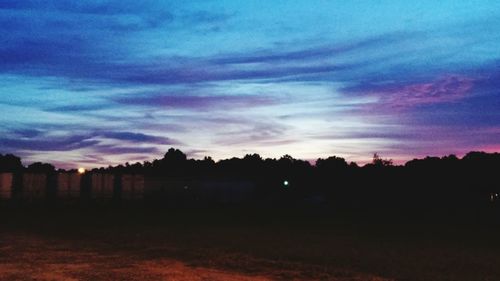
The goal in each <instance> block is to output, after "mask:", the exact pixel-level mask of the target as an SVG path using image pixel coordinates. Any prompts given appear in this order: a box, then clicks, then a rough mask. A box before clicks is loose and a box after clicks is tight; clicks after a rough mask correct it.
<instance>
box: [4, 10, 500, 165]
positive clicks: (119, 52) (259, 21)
mask: <svg viewBox="0 0 500 281" xmlns="http://www.w3.org/2000/svg"><path fill="white" fill-rule="evenodd" d="M0 22H1V24H0V31H1V34H2V40H1V41H2V43H1V44H0V85H1V86H0V87H1V89H2V91H1V92H2V94H1V95H2V97H1V100H0V110H1V111H2V114H1V116H0V133H1V136H0V153H14V154H16V155H19V156H20V157H22V159H23V161H25V162H26V163H31V162H35V161H45V162H46V161H50V162H51V163H53V164H54V165H56V166H57V167H62V168H71V167H78V166H86V167H99V166H108V165H115V164H119V163H125V162H130V163H133V162H136V161H141V162H142V161H145V160H152V159H155V158H159V157H161V156H162V155H163V154H164V153H165V151H166V150H167V149H168V148H169V147H176V148H179V149H181V150H182V151H184V152H185V153H186V154H187V155H188V157H190V158H197V159H200V158H203V157H204V156H211V157H213V158H214V159H216V160H218V159H221V158H230V157H234V156H235V157H241V156H244V155H245V154H247V153H259V154H260V155H262V156H263V157H281V156H282V155H284V154H290V155H291V156H293V157H295V158H301V159H305V160H315V159H317V158H318V157H326V156H329V155H338V156H340V157H344V158H346V159H347V160H348V161H357V162H360V163H364V162H367V161H370V159H371V156H372V155H373V153H375V152H378V153H380V155H382V156H383V157H387V158H391V159H394V161H395V162H396V163H401V162H404V161H406V160H410V159H412V158H414V157H424V156H426V155H439V156H442V155H447V154H451V153H453V154H457V155H459V156H462V155H463V154H464V153H466V152H468V151H471V150H481V149H483V148H487V149H488V150H489V151H492V150H495V151H497V150H498V147H500V141H499V140H500V111H499V110H498V109H499V108H500V91H499V88H500V87H499V86H500V82H499V81H500V64H499V62H500V48H499V47H498V46H499V45H500V2H499V1H455V0H446V1H430V0H429V1H419V2H418V4H415V3H413V2H412V1H378V2H377V4H376V5H375V4H373V2H371V1H354V2H353V1H309V0H307V1H293V5H292V4H291V3H290V2H289V1H234V0H230V1H229V0H227V1H146V2H144V1H130V0H125V1H123V0H120V1H115V0H109V1H94V0H89V1H71V2H67V1H10V0H7V1H1V3H0ZM53 159H56V160H53Z"/></svg>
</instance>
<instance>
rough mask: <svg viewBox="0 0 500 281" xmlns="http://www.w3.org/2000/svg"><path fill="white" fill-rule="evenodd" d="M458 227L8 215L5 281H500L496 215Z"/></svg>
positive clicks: (198, 213)
mask: <svg viewBox="0 0 500 281" xmlns="http://www.w3.org/2000/svg"><path fill="white" fill-rule="evenodd" d="M457 216H458V215H457ZM457 216H454V218H455V219H453V220H450V219H445V217H450V216H449V214H448V215H447V216H442V217H440V216H436V215H432V214H429V215H427V216H419V217H418V218H416V217H409V216H403V215H397V216H396V215H391V212H389V211H388V212H368V211H365V212H362V211H358V212H345V211H339V210H337V211H335V210H328V211H325V210H318V209H314V210H308V211H299V210H297V209H293V208H290V209H286V208H284V209H279V208H276V209H269V208H267V209H261V210H258V211H256V210H249V209H223V208H222V209H210V210H208V209H190V210H181V209H154V208H148V209H144V208H141V209H136V208H88V209H78V210H76V209H71V210H67V209H52V210H45V209H44V210H40V209H31V210H26V209H23V210H19V209H17V210H16V209H2V213H1V215H0V218H1V224H0V225H1V228H0V280H44V281H49V280H50V281H52V280H55V281H60V280H96V281H100V280H334V281H335V280H339V281H340V280H342V281H347V280H372V281H375V280H377V281H382V280H408V281H410V280H414V281H417V280H418V281H424V280H425V281H429V280H434V281H438V280H455V281H460V280H467V281H471V280H472V281H475V280H500V266H499V265H500V251H499V250H500V240H499V239H498V237H500V224H499V223H498V222H497V221H495V217H496V216H494V215H488V216H483V215H470V216H468V217H466V218H458V217H457Z"/></svg>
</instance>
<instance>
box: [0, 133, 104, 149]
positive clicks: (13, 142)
mask: <svg viewBox="0 0 500 281" xmlns="http://www.w3.org/2000/svg"><path fill="white" fill-rule="evenodd" d="M98 143H99V141H96V140H91V137H90V136H88V135H74V136H69V137H43V138H36V139H35V138H31V139H19V138H8V137H3V138H0V148H2V150H5V151H12V150H29V151H71V150H76V149H81V148H86V147H90V146H94V145H96V144H98Z"/></svg>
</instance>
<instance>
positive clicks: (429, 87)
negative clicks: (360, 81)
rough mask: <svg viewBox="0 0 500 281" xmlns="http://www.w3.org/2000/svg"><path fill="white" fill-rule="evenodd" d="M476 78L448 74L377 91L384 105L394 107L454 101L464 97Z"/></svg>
mask: <svg viewBox="0 0 500 281" xmlns="http://www.w3.org/2000/svg"><path fill="white" fill-rule="evenodd" d="M473 84H474V80H473V79H471V78H468V77H464V76H460V75H446V76H443V77H440V78H438V79H436V80H434V81H430V82H426V83H415V84H409V85H401V86H399V87H390V88H387V89H385V90H382V91H378V92H377V93H375V94H376V95H378V96H379V97H380V101H381V102H382V104H383V105H386V106H388V107H390V108H393V109H408V108H411V107H414V106H419V105H425V104H434V103H444V102H453V101H456V100H460V99H462V98H464V97H465V96H466V95H467V94H468V93H469V91H470V89H471V88H472V87H473Z"/></svg>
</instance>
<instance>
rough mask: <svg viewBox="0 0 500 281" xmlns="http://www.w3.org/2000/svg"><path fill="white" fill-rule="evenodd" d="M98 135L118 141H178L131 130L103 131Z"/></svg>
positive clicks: (170, 142) (171, 142)
mask: <svg viewBox="0 0 500 281" xmlns="http://www.w3.org/2000/svg"><path fill="white" fill-rule="evenodd" d="M100 136H102V137H105V138H108V139H115V140H120V141H127V142H134V143H154V144H171V145H176V144H179V142H178V141H176V140H172V139H170V138H166V137H158V136H152V135H146V134H141V133H131V132H104V133H101V134H100Z"/></svg>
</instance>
